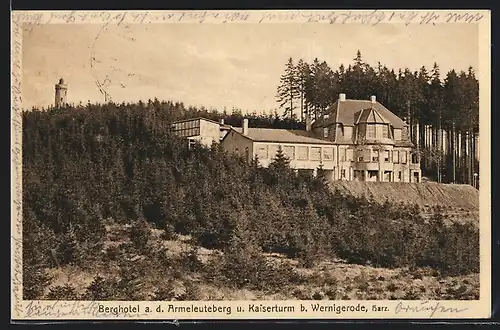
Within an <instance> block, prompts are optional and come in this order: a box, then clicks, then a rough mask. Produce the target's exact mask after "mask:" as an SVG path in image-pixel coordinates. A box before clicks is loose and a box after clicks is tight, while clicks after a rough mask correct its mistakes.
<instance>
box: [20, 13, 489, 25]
mask: <svg viewBox="0 0 500 330" xmlns="http://www.w3.org/2000/svg"><path fill="white" fill-rule="evenodd" d="M483 18H484V13H482V12H467V11H457V12H452V11H449V12H448V11H381V10H371V11H313V12H310V11H267V12H266V11H264V12H260V11H259V12H257V11H232V12H226V11H173V12H156V11H153V12H148V11H144V12H127V11H124V12H105V11H103V12H79V11H72V12H49V13H40V12H36V13H35V12H34V13H14V20H17V21H19V22H23V23H31V24H49V23H115V24H122V23H123V22H125V23H139V24H144V23H146V24H150V23H160V22H186V23H238V22H247V23H279V22H297V23H328V24H349V23H361V24H367V25H377V24H380V23H404V24H406V25H409V24H420V25H436V24H439V23H477V22H479V21H481V20H482V19H483Z"/></svg>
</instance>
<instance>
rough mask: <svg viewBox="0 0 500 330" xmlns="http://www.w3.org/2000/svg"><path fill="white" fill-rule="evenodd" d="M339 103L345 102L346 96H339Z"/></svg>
mask: <svg viewBox="0 0 500 330" xmlns="http://www.w3.org/2000/svg"><path fill="white" fill-rule="evenodd" d="M339 101H345V94H344V93H340V94H339Z"/></svg>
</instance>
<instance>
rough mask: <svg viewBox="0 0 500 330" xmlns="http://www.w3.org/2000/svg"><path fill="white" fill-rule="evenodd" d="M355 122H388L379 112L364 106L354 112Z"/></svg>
mask: <svg viewBox="0 0 500 330" xmlns="http://www.w3.org/2000/svg"><path fill="white" fill-rule="evenodd" d="M355 117H356V124H359V123H369V124H390V122H389V121H388V120H387V119H385V118H384V117H383V116H382V115H380V113H379V112H378V111H377V110H376V109H375V108H374V107H370V108H366V109H363V110H361V111H358V112H356V113H355Z"/></svg>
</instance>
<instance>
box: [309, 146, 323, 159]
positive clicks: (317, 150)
mask: <svg viewBox="0 0 500 330" xmlns="http://www.w3.org/2000/svg"><path fill="white" fill-rule="evenodd" d="M311 160H321V147H311Z"/></svg>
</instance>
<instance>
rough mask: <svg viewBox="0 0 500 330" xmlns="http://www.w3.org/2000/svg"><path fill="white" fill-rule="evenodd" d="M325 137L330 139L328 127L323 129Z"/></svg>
mask: <svg viewBox="0 0 500 330" xmlns="http://www.w3.org/2000/svg"><path fill="white" fill-rule="evenodd" d="M323 137H328V127H325V128H323Z"/></svg>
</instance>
